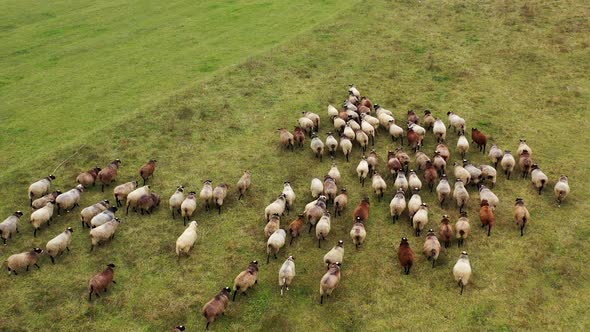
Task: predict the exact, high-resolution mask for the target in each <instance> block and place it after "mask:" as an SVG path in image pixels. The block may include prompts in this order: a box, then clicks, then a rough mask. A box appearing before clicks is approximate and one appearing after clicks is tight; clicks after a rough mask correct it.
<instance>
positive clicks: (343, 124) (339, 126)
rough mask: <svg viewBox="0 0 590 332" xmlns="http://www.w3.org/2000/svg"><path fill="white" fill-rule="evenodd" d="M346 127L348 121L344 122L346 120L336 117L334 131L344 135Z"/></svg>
mask: <svg viewBox="0 0 590 332" xmlns="http://www.w3.org/2000/svg"><path fill="white" fill-rule="evenodd" d="M344 127H346V121H344V119H342V118H341V117H335V118H334V129H336V131H338V133H342V131H344Z"/></svg>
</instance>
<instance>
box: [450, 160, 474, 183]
mask: <svg viewBox="0 0 590 332" xmlns="http://www.w3.org/2000/svg"><path fill="white" fill-rule="evenodd" d="M453 166H455V170H454V173H455V178H456V179H461V181H462V182H463V183H464V184H469V182H471V173H469V172H468V171H467V170H466V169H465V167H463V165H461V163H459V162H455V163H454V165H453Z"/></svg>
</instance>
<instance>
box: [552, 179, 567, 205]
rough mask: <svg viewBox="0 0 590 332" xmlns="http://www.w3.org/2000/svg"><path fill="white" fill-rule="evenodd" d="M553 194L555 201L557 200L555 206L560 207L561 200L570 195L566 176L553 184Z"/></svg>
mask: <svg viewBox="0 0 590 332" xmlns="http://www.w3.org/2000/svg"><path fill="white" fill-rule="evenodd" d="M553 192H554V194H555V200H557V206H559V207H560V206H561V203H563V200H564V199H565V198H566V197H567V195H568V194H569V193H570V186H569V184H568V179H567V176H565V175H562V176H560V177H559V181H557V183H556V184H555V187H554V188H553Z"/></svg>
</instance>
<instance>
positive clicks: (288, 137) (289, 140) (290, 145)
mask: <svg viewBox="0 0 590 332" xmlns="http://www.w3.org/2000/svg"><path fill="white" fill-rule="evenodd" d="M278 131H279V140H280V141H281V145H282V146H283V147H285V148H287V149H291V151H293V150H294V148H295V137H294V136H293V134H291V133H290V132H289V131H288V130H287V129H285V128H279V129H278ZM304 136H305V134H304Z"/></svg>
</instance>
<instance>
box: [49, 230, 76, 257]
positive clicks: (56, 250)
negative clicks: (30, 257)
mask: <svg viewBox="0 0 590 332" xmlns="http://www.w3.org/2000/svg"><path fill="white" fill-rule="evenodd" d="M72 233H74V229H72V227H68V228H66V230H65V231H63V232H62V233H60V234H59V235H57V236H56V237H54V238H53V239H51V240H49V242H47V245H46V246H45V250H46V251H47V255H49V258H51V263H52V264H55V257H56V256H58V255H61V254H63V252H64V250H67V251H70V244H71V243H72Z"/></svg>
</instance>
